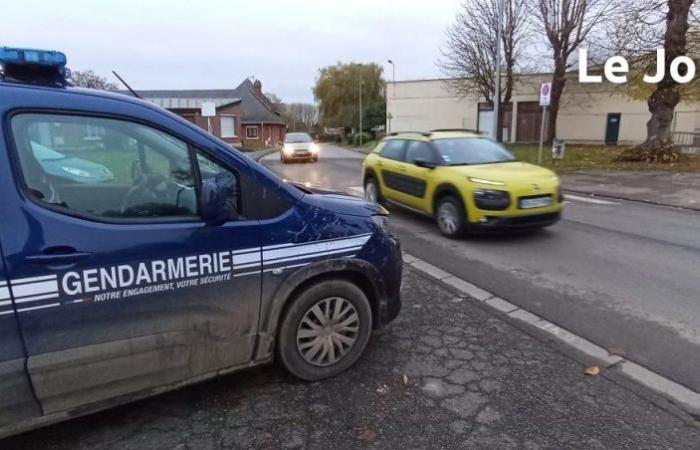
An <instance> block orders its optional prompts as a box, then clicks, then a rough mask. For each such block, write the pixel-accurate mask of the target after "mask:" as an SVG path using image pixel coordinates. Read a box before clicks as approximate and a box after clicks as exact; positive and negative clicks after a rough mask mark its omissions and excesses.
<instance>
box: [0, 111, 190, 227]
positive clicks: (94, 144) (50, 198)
mask: <svg viewBox="0 0 700 450" xmlns="http://www.w3.org/2000/svg"><path fill="white" fill-rule="evenodd" d="M12 132H13V136H14V140H15V144H16V148H17V153H18V157H19V162H20V167H21V171H22V176H23V179H24V183H25V185H26V187H27V193H28V195H29V196H30V197H32V198H33V200H35V201H38V202H39V203H44V204H47V205H50V206H52V207H53V208H58V209H59V210H61V209H62V210H65V211H66V212H67V213H73V214H77V215H84V216H88V217H98V218H113V219H119V220H123V219H158V218H174V217H184V218H196V216H197V195H196V190H195V177H194V171H193V164H192V161H191V159H190V153H189V150H188V146H187V144H186V143H184V142H182V141H180V140H179V139H176V138H174V137H172V136H170V135H168V134H166V133H163V132H162V131H159V130H156V129H154V128H151V127H148V126H145V125H142V124H138V123H134V122H128V121H123V120H115V119H106V118H99V117H88V116H73V115H62V114H19V115H17V116H15V117H13V118H12Z"/></svg>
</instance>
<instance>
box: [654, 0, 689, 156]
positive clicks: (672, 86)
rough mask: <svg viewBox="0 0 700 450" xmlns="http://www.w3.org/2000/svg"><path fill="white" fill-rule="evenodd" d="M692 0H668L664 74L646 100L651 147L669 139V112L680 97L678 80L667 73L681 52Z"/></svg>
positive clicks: (683, 50)
mask: <svg viewBox="0 0 700 450" xmlns="http://www.w3.org/2000/svg"><path fill="white" fill-rule="evenodd" d="M692 3H693V0H668V15H667V16H666V34H665V36H664V50H665V51H666V60H665V61H664V66H665V69H666V73H665V76H664V78H663V79H662V80H661V81H660V82H659V84H657V85H656V90H654V93H653V94H651V97H649V100H648V102H647V104H648V105H649V112H650V113H651V119H649V122H648V123H647V139H646V142H645V144H646V145H647V146H649V147H652V148H661V147H663V146H664V145H669V144H670V143H671V124H672V122H673V112H674V110H675V108H676V106H677V105H678V103H679V102H680V101H681V96H680V93H679V92H678V83H677V82H676V81H675V80H674V79H673V78H672V77H671V73H670V72H671V71H670V67H671V62H673V60H674V59H675V58H677V57H679V56H683V55H685V52H686V44H687V37H686V33H687V32H688V12H689V10H690V6H691V5H692Z"/></svg>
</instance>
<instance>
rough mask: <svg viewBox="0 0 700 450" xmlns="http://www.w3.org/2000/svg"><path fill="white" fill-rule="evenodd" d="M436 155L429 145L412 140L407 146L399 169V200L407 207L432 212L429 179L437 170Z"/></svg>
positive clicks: (399, 163)
mask: <svg viewBox="0 0 700 450" xmlns="http://www.w3.org/2000/svg"><path fill="white" fill-rule="evenodd" d="M435 163H436V153H435V151H434V150H433V148H432V147H431V146H430V144H429V143H427V142H425V141H419V140H410V141H408V145H407V146H406V150H405V153H404V158H403V161H401V162H398V164H397V166H398V167H397V169H398V172H399V174H400V177H401V186H400V192H399V194H398V198H397V200H398V201H399V202H401V203H403V204H405V205H406V206H410V207H411V208H415V209H418V210H421V211H424V212H428V211H429V210H430V201H429V199H428V198H427V197H428V191H429V189H428V185H429V178H430V176H431V175H432V172H433V171H434V170H435V169H434V168H433V167H434V164H435Z"/></svg>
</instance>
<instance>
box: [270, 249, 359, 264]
mask: <svg viewBox="0 0 700 450" xmlns="http://www.w3.org/2000/svg"><path fill="white" fill-rule="evenodd" d="M361 248H362V247H361V246H357V247H351V248H342V249H340V250H333V251H330V252H323V253H312V254H309V255H300V256H294V257H291V258H282V259H276V260H274V261H267V262H266V263H265V266H271V265H273V264H277V263H283V262H289V261H298V260H300V259H309V258H318V257H320V256H328V255H337V254H340V253H348V252H357V251H358V250H360V249H361ZM352 256H355V255H354V254H353V255H352Z"/></svg>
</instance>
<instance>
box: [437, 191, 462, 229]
mask: <svg viewBox="0 0 700 450" xmlns="http://www.w3.org/2000/svg"><path fill="white" fill-rule="evenodd" d="M435 219H436V220H437V224H438V229H439V230H440V233H442V235H443V236H445V237H448V238H450V239H458V238H460V237H462V236H464V234H465V232H466V229H467V214H466V211H465V210H464V205H463V204H462V201H461V200H460V199H458V198H456V197H455V196H453V195H446V196H444V197H441V198H440V199H439V200H438V202H437V204H436V206H435Z"/></svg>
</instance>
